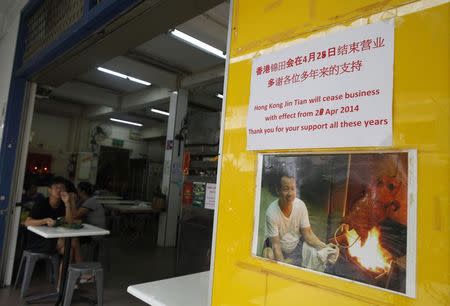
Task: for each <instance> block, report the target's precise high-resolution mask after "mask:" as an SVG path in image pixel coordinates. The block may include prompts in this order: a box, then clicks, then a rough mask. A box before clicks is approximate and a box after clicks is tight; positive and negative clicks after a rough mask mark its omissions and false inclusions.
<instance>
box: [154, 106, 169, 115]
mask: <svg viewBox="0 0 450 306" xmlns="http://www.w3.org/2000/svg"><path fill="white" fill-rule="evenodd" d="M150 111H152V112H154V113H157V114H161V115H166V116H169V115H170V114H169V113H168V112H165V111H162V110H159V109H156V108H152V109H151V110H150Z"/></svg>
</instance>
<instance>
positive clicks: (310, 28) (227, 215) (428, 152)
mask: <svg viewBox="0 0 450 306" xmlns="http://www.w3.org/2000/svg"><path fill="white" fill-rule="evenodd" d="M449 9H450V7H449V4H448V1H431V0H425V1H405V0H391V1H381V0H365V1H361V0H359V1H358V0H345V1H337V0H336V1H332V0H309V1H308V0H284V1H283V0H240V1H239V0H236V1H234V6H233V10H232V30H231V47H230V48H231V51H230V65H229V71H228V84H227V86H228V89H227V93H226V110H225V114H224V115H225V125H224V127H223V128H224V140H223V155H222V164H221V167H222V174H221V183H220V196H219V210H218V224H217V235H216V254H215V262H214V282H213V292H212V305H214V306H219V305H223V306H225V305H227V306H228V305H230V306H231V305H238V306H241V305H242V306H244V305H252V306H256V305H265V306H285V305H286V306H288V305H305V306H306V305H314V306H316V305H333V306H339V305H343V306H349V305H396V306H403V305H404V306H407V305H408V306H410V305H423V306H438V305H442V306H444V305H450V301H449V291H450V281H449V277H450V276H449V274H450V273H449V272H450V271H449V258H450V254H449V238H450V235H449V224H450V221H449V216H450V214H449V37H450V36H449ZM380 18H382V19H383V18H394V20H395V50H394V94H393V146H392V147H390V148H387V149H393V150H396V149H417V155H418V162H417V173H418V179H417V181H418V190H417V196H418V198H417V216H418V217H417V257H416V258H417V268H416V273H417V276H416V288H417V289H416V296H417V297H416V298H415V299H412V298H408V297H405V296H402V295H399V294H394V293H391V292H387V291H382V290H379V289H376V288H371V287H368V286H365V285H362V284H359V283H351V282H348V281H344V280H341V279H337V278H333V277H330V276H326V275H322V274H317V273H313V272H310V271H305V270H301V269H295V268H292V267H289V266H284V265H279V264H276V263H273V262H268V261H264V260H261V259H258V258H256V257H253V256H252V255H251V246H252V237H253V227H254V226H255V224H254V205H255V204H254V203H255V193H256V189H255V183H256V170H257V163H256V162H257V152H254V151H247V150H246V116H247V108H248V101H249V94H250V78H251V68H252V58H253V57H254V56H256V53H255V52H257V51H260V50H265V49H267V48H270V47H272V46H273V45H274V44H277V43H283V42H288V41H291V40H294V39H298V38H307V37H309V36H310V35H312V34H316V33H320V32H323V31H326V30H328V29H330V28H332V27H336V26H343V27H351V26H355V25H356V24H365V23H372V22H374V21H375V20H379V19H380ZM353 149H356V148H345V149H344V150H353ZM357 149H358V150H359V149H360V148H357ZM383 149H386V148H383ZM298 151H306V152H311V151H319V150H314V149H312V150H298ZM320 151H321V152H335V151H337V150H335V149H327V150H320ZM277 152H287V151H286V150H284V151H277Z"/></svg>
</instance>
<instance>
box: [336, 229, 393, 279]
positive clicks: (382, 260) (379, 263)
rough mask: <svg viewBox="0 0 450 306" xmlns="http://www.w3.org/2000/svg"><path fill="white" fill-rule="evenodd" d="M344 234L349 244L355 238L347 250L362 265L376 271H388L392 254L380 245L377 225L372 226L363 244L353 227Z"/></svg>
mask: <svg viewBox="0 0 450 306" xmlns="http://www.w3.org/2000/svg"><path fill="white" fill-rule="evenodd" d="M345 235H346V237H347V241H348V243H349V245H351V244H352V243H353V242H354V241H356V240H357V241H356V242H355V243H354V244H353V245H351V246H350V247H349V249H348V252H349V254H350V256H351V257H353V258H354V259H356V261H357V262H358V263H359V264H360V265H361V266H362V267H364V268H366V269H367V270H370V271H372V272H376V273H382V272H387V271H389V269H390V267H391V262H390V259H391V258H392V256H391V254H390V253H389V252H388V251H387V250H385V249H384V248H383V247H382V246H381V244H380V230H379V229H378V228H377V227H372V229H371V230H370V231H369V233H368V237H367V240H366V242H365V243H364V244H362V242H361V239H358V238H359V235H358V234H357V233H356V231H355V230H354V229H352V230H351V231H347V232H346V234H345Z"/></svg>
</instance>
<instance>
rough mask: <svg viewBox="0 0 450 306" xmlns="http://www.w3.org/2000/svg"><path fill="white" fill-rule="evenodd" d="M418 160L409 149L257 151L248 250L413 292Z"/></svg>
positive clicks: (406, 292)
mask: <svg viewBox="0 0 450 306" xmlns="http://www.w3.org/2000/svg"><path fill="white" fill-rule="evenodd" d="M416 164H417V153H416V151H415V150H404V151H383V152H346V153H317V154H314V153H302V154H259V159H258V173H257V182H256V199H255V228H254V234H253V246H252V254H253V255H254V256H257V257H260V258H264V259H267V260H275V261H278V262H282V263H284V264H288V265H291V266H295V267H297V268H301V269H307V270H312V271H315V272H319V273H325V274H326V275H329V276H334V277H338V278H340V279H345V280H349V281H354V282H359V283H362V284H365V285H369V286H372V287H375V288H378V289H382V290H387V291H390V292H394V293H397V294H402V295H406V296H408V297H415V290H416V289H415V282H416V271H415V267H416V238H417V236H416V199H417V196H416V195H417V194H416V193H417V192H416V189H417V187H416V185H417V165H416ZM308 227H309V228H310V229H311V231H312V233H314V235H315V236H316V237H317V239H318V240H319V241H318V240H314V239H313V238H311V235H308ZM280 254H281V255H280ZM280 256H282V257H280Z"/></svg>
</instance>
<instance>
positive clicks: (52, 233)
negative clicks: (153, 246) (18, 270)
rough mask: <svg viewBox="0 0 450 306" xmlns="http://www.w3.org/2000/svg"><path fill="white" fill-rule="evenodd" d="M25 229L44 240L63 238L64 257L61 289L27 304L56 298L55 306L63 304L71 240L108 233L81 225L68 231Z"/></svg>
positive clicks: (41, 228)
mask: <svg viewBox="0 0 450 306" xmlns="http://www.w3.org/2000/svg"><path fill="white" fill-rule="evenodd" d="M27 229H28V230H29V231H31V232H33V233H35V234H37V235H39V236H42V237H44V238H48V239H52V238H65V239H64V256H63V262H62V271H61V288H60V290H59V291H58V292H56V293H53V294H46V295H42V296H39V297H36V298H31V299H28V300H27V302H29V303H34V302H36V301H37V300H42V299H45V298H49V297H56V304H55V305H56V306H58V305H60V304H63V302H64V301H63V298H64V291H65V289H66V280H67V270H68V268H69V261H70V253H71V250H70V249H71V246H72V238H74V237H86V236H104V235H109V231H108V230H105V229H103V228H100V227H97V226H93V225H90V224H86V223H83V227H82V228H79V229H70V228H65V227H48V226H28V227H27Z"/></svg>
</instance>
